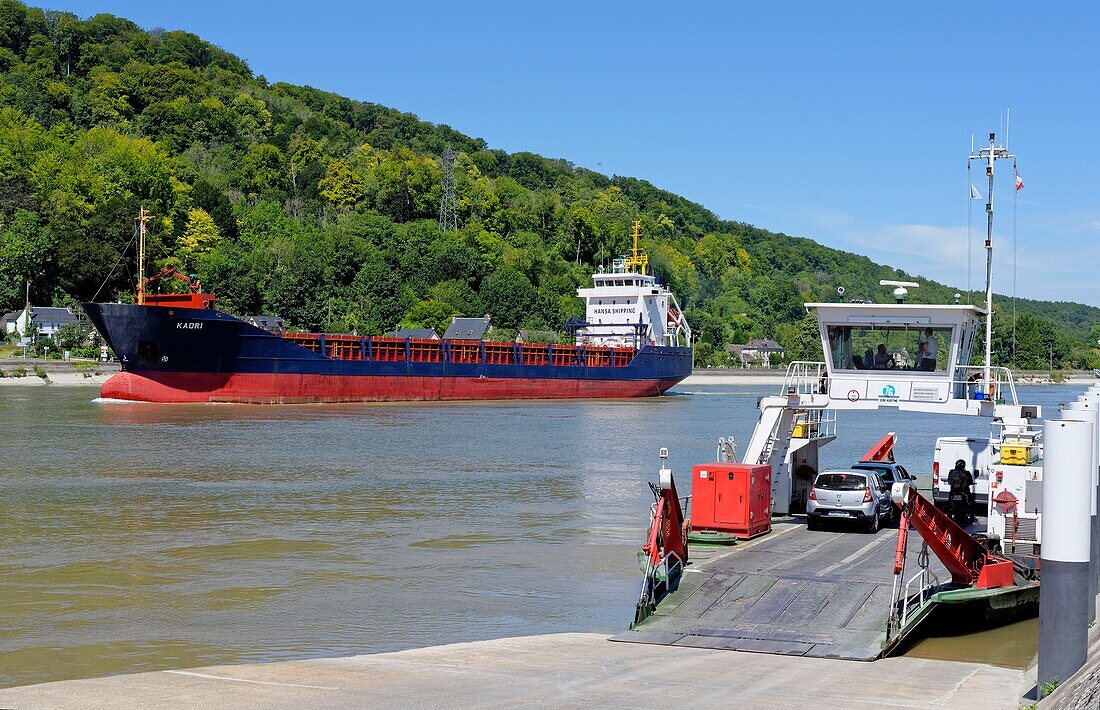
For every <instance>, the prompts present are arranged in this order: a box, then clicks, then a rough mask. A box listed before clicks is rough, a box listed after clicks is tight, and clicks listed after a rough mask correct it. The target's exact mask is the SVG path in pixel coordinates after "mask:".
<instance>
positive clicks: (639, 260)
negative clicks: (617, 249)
mask: <svg viewBox="0 0 1100 710" xmlns="http://www.w3.org/2000/svg"><path fill="white" fill-rule="evenodd" d="M641 230H642V222H641V220H638V219H636V220H634V225H633V231H632V232H631V233H630V236H631V237H633V238H634V246H633V247H631V249H630V258H629V259H627V260H626V263H625V264H624V266H625V267H626V269H627V271H631V272H632V271H633V269H634V267H637V269H638V271H637V272H636V273H639V274H642V275H645V272H646V267H647V266H649V255H648V254H642V253H641V250H640V249H639V248H638V239H639V238H641V236H642V231H641Z"/></svg>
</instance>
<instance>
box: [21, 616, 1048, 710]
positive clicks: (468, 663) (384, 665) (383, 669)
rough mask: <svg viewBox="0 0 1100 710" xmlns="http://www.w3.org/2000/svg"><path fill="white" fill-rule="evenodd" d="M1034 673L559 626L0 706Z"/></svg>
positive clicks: (925, 698)
mask: <svg viewBox="0 0 1100 710" xmlns="http://www.w3.org/2000/svg"><path fill="white" fill-rule="evenodd" d="M1032 676H1033V674H1032ZM1033 684H1034V677H1029V674H1027V673H1025V672H1022V671H1018V670H1012V669H1007V668H998V667H994V666H989V665H984V664H979V663H958V662H953V661H934V660H925V659H918V658H905V657H899V658H887V659H884V660H880V661H875V662H873V663H861V662H858V661H839V660H832V659H822V658H805V657H801V656H775V655H771V654H762V653H745V652H739V651H719V650H712V649H700V648H686V647H669V646H649V645H639V644H623V643H612V642H610V641H608V639H607V637H606V636H604V635H601V634H590V633H583V634H582V633H569V634H549V635H542V636H527V637H521V638H508V639H498V640H493V641H478V642H472V643H460V644H451V645H446V646H435V647H430V648H421V649H413V650H408V651H399V652H394V653H379V654H372V655H362V656H351V657H347V658H329V659H317V660H307V661H286V662H279V663H265V664H253V665H236V666H214V667H208V668H195V669H189V670H173V671H158V672H154V673H138V674H133V675H121V676H112V677H107V678H93V679H87V680H73V681H62V682H56V683H44V684H41V685H31V686H23V687H19V688H8V689H6V690H0V707H11V708H21V709H25V710H31V709H33V708H76V707H79V708H178V707H190V708H215V707H216V708H261V707H262V708H302V707H309V708H348V707H407V708H435V707H484V708H502V707H517V706H520V705H524V706H526V705H539V706H544V707H567V706H576V705H595V706H599V707H623V708H626V707H630V708H636V707H669V706H673V707H675V706H683V707H700V708H703V707H723V708H728V707H743V708H779V709H783V708H791V709H792V710H806V708H811V707H812V708H815V710H825V709H828V708H838V709H843V710H860V709H861V708H867V709H870V708H876V709H877V708H883V707H890V708H930V707H931V708H1011V709H1013V710H1014V709H1016V708H1019V707H1020V706H1021V705H1022V704H1024V703H1023V702H1022V701H1021V697H1022V696H1023V694H1024V693H1025V692H1027V691H1028V690H1029V689H1030V688H1031V687H1032V685H1033Z"/></svg>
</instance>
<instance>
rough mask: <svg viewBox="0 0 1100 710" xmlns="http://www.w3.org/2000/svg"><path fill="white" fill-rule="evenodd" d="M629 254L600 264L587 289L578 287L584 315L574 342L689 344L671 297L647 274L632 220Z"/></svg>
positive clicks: (688, 333) (684, 322) (685, 324)
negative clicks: (608, 267)
mask: <svg viewBox="0 0 1100 710" xmlns="http://www.w3.org/2000/svg"><path fill="white" fill-rule="evenodd" d="M632 236H633V238H634V246H633V248H632V249H631V254H630V256H624V257H622V258H619V259H615V260H614V261H613V262H612V264H611V271H610V272H608V271H605V270H604V268H603V267H602V266H601V267H599V269H598V270H597V272H596V273H595V274H593V275H592V286H591V287H590V288H579V289H577V296H579V297H580V298H582V299H584V303H585V314H584V315H585V318H584V322H583V323H578V324H576V336H577V344H578V345H590V346H600V347H604V346H610V347H635V348H637V347H641V346H642V345H646V344H648V345H665V346H670V347H675V346H680V345H684V346H688V345H691V327H690V326H689V325H688V322H687V319H686V318H684V315H683V312H682V311H681V309H680V304H679V303H677V301H676V297H675V296H674V295H673V294H672V292H671V291H669V290H668V288H666V287H665V286H663V285H662V284H660V283H659V282H658V281H657V278H656V277H655V276H654V275H653V274H650V273H647V272H648V270H649V259H648V257H647V256H646V255H645V254H643V253H641V251H640V250H639V248H638V238H639V236H641V235H640V234H639V223H638V222H634V232H633V234H632Z"/></svg>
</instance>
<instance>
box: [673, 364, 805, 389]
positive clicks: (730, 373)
mask: <svg viewBox="0 0 1100 710" xmlns="http://www.w3.org/2000/svg"><path fill="white" fill-rule="evenodd" d="M786 377H787V371H786V370H732V369H718V368H715V369H708V370H692V372H691V374H690V375H688V376H687V377H686V378H685V379H684V380H683V381H682V382H680V385H679V386H681V387H682V386H684V385H688V386H699V385H745V386H756V385H777V386H778V385H781V384H783V382H784V380H785V379H786Z"/></svg>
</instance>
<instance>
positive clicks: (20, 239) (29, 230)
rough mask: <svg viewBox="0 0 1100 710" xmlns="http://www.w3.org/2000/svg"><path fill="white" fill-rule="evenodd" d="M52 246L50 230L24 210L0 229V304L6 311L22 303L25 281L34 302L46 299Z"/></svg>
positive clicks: (52, 253)
mask: <svg viewBox="0 0 1100 710" xmlns="http://www.w3.org/2000/svg"><path fill="white" fill-rule="evenodd" d="M55 248H56V244H55V242H54V238H53V235H52V234H51V233H50V231H49V230H48V229H46V228H44V227H42V226H41V225H40V224H39V223H38V216H37V215H35V214H34V213H32V212H27V211H26V210H18V211H17V212H16V213H15V216H14V217H13V219H12V221H11V223H10V224H9V225H8V226H7V227H5V228H4V229H3V230H2V231H0V305H2V306H3V308H4V309H5V310H7V309H11V308H15V307H16V306H18V305H19V304H21V303H23V301H24V298H25V295H26V286H27V284H28V283H29V284H30V294H31V301H32V302H33V303H39V304H41V303H42V302H43V301H46V302H47V303H48V302H49V301H48V294H49V293H50V291H51V284H50V283H49V281H48V278H49V277H50V276H52V273H51V270H52V265H53V259H54V255H55Z"/></svg>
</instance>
